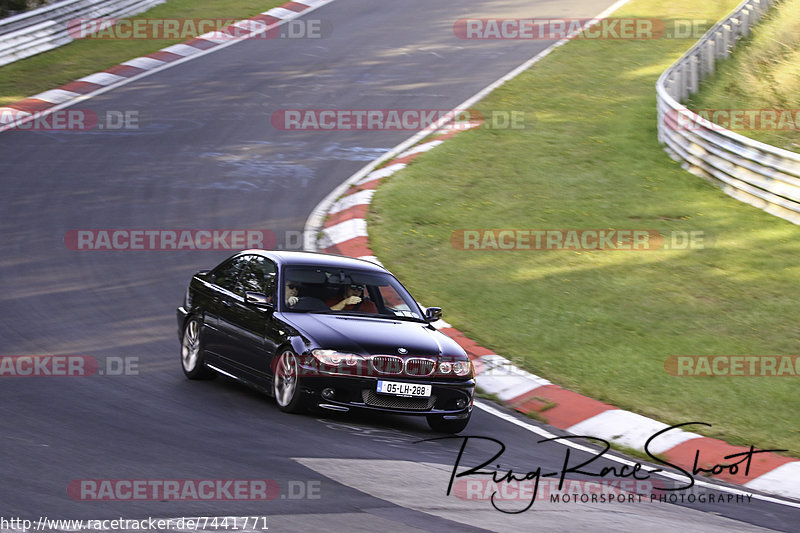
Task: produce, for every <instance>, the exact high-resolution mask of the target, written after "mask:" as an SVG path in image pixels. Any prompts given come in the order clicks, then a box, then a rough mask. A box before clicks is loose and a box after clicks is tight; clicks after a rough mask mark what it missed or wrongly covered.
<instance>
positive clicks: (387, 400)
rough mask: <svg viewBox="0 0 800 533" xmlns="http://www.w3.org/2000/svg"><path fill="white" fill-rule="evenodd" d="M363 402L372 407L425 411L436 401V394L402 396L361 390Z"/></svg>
mask: <svg viewBox="0 0 800 533" xmlns="http://www.w3.org/2000/svg"><path fill="white" fill-rule="evenodd" d="M361 396H362V398H363V399H364V403H365V404H367V405H369V406H372V407H386V408H388V409H406V410H415V411H427V410H428V409H430V408H431V407H433V404H434V402H436V396H430V397H428V398H403V397H401V396H386V395H383V394H378V393H377V392H375V391H373V390H369V389H367V390H364V391H362V392H361Z"/></svg>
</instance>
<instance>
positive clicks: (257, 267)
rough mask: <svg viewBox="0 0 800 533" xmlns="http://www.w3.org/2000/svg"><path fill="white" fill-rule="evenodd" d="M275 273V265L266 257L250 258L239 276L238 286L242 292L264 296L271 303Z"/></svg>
mask: <svg viewBox="0 0 800 533" xmlns="http://www.w3.org/2000/svg"><path fill="white" fill-rule="evenodd" d="M277 272H278V269H277V267H276V266H275V263H273V262H272V261H270V260H269V259H267V258H266V257H260V256H252V257H251V258H250V260H249V261H248V262H247V263H246V264H245V265H244V266H243V268H242V270H241V272H240V274H239V284H240V285H241V288H242V290H243V291H251V292H260V293H263V294H266V295H267V301H269V302H272V301H273V297H274V296H275V288H276V284H275V280H276V274H277Z"/></svg>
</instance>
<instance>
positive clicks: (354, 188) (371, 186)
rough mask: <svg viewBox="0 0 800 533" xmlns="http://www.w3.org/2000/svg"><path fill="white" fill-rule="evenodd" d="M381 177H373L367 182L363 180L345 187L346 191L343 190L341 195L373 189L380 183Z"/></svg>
mask: <svg viewBox="0 0 800 533" xmlns="http://www.w3.org/2000/svg"><path fill="white" fill-rule="evenodd" d="M382 179H383V178H375V179H372V180H369V181H367V182H364V183H362V184H360V185H353V186H352V187H350V188H349V189H347V191H345V193H344V194H343V195H342V196H350V195H351V194H355V193H357V192H359V191H369V190H375V189H377V188H378V185H380V183H381V180H382Z"/></svg>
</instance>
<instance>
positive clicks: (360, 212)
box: [324, 204, 369, 228]
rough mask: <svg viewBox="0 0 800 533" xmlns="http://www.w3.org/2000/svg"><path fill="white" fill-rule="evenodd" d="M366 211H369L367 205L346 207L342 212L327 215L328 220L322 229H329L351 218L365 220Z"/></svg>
mask: <svg viewBox="0 0 800 533" xmlns="http://www.w3.org/2000/svg"><path fill="white" fill-rule="evenodd" d="M367 211H369V205H367V204H359V205H354V206H352V207H348V208H347V209H345V210H344V211H339V212H338V213H334V214H333V215H328V219H327V220H326V221H325V225H324V227H326V228H329V227H331V226H335V225H336V224H338V223H340V222H344V221H345V220H350V219H353V218H367Z"/></svg>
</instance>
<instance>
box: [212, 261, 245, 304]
mask: <svg viewBox="0 0 800 533" xmlns="http://www.w3.org/2000/svg"><path fill="white" fill-rule="evenodd" d="M249 260H250V257H248V256H245V257H237V258H235V259H232V260H231V261H228V262H227V263H224V264H222V265H220V266H219V267H217V269H216V270H214V283H215V284H217V285H218V286H219V287H222V288H223V289H225V290H228V291H231V292H232V293H234V294H239V295H243V294H244V290H243V289H242V285H241V283H240V282H239V274H240V273H241V272H242V269H243V268H244V267H245V265H246V264H247V262H248V261H249Z"/></svg>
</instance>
